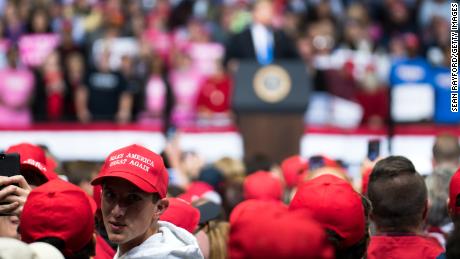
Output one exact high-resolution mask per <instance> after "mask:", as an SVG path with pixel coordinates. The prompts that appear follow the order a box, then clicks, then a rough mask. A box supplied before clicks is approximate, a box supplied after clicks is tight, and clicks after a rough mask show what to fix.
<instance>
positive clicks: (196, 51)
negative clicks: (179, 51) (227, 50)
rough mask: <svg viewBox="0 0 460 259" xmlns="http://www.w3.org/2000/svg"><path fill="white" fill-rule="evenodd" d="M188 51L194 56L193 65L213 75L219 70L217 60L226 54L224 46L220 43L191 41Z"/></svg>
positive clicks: (204, 73) (203, 72) (202, 71)
mask: <svg viewBox="0 0 460 259" xmlns="http://www.w3.org/2000/svg"><path fill="white" fill-rule="evenodd" d="M188 53H189V55H190V57H191V58H192V62H193V67H194V68H196V69H197V70H199V71H200V73H202V74H203V75H207V76H209V75H213V74H214V73H215V72H216V70H217V62H218V61H219V60H221V59H222V57H223V55H224V47H223V46H222V45H221V44H219V43H212V42H209V43H190V45H189V47H188Z"/></svg>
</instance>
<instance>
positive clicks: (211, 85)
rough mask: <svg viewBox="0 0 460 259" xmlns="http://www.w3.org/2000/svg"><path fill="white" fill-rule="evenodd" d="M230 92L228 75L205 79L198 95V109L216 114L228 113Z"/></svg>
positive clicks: (230, 84)
mask: <svg viewBox="0 0 460 259" xmlns="http://www.w3.org/2000/svg"><path fill="white" fill-rule="evenodd" d="M231 91H232V82H231V80H230V77H229V76H228V75H224V76H222V77H209V78H207V79H206V80H205V81H204V83H203V84H202V86H201V90H200V93H199V95H198V99H197V107H198V109H205V110H208V111H210V112H216V113H218V112H228V111H229V110H230V96H231Z"/></svg>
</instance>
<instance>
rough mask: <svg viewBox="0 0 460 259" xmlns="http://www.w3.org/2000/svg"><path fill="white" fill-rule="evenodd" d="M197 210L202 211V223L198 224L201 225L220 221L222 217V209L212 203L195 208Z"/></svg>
mask: <svg viewBox="0 0 460 259" xmlns="http://www.w3.org/2000/svg"><path fill="white" fill-rule="evenodd" d="M195 208H197V209H198V210H199V211H200V221H199V222H198V224H200V225H202V224H205V223H207V222H209V221H211V220H214V219H218V218H219V216H220V215H221V207H220V206H219V205H218V204H216V203H214V202H212V201H208V202H205V203H203V204H200V205H198V206H195Z"/></svg>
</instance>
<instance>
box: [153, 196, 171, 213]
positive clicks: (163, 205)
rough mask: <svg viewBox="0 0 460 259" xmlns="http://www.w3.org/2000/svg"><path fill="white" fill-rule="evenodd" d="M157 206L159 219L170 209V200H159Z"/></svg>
mask: <svg viewBox="0 0 460 259" xmlns="http://www.w3.org/2000/svg"><path fill="white" fill-rule="evenodd" d="M155 206H156V207H157V212H156V213H157V214H158V217H160V215H161V214H163V213H164V212H165V211H166V209H167V208H168V207H169V200H168V199H167V198H163V199H161V200H159V201H158V202H157V203H156V204H155Z"/></svg>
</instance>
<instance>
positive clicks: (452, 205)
mask: <svg viewBox="0 0 460 259" xmlns="http://www.w3.org/2000/svg"><path fill="white" fill-rule="evenodd" d="M459 195H460V168H458V169H457V172H455V174H454V175H453V176H452V178H451V179H450V185H449V211H450V213H451V214H452V215H454V216H457V215H460V206H458V205H457V199H460V198H458V197H459Z"/></svg>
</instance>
